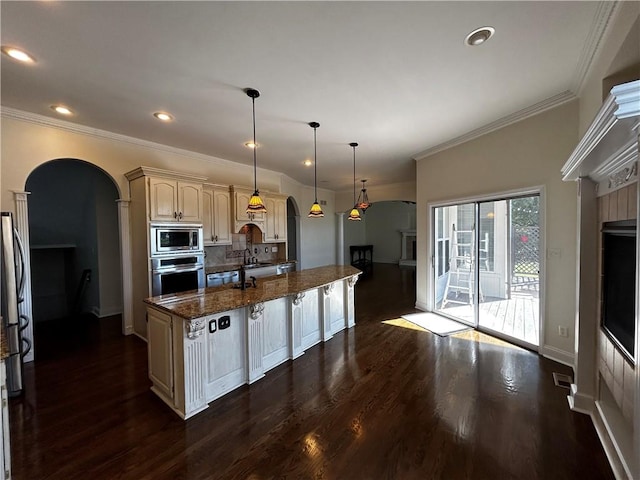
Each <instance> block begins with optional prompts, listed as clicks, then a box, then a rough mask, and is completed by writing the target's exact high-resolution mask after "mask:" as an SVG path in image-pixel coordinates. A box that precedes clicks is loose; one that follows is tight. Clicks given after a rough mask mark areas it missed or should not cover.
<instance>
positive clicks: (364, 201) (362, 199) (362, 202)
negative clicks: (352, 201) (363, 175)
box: [356, 180, 371, 214]
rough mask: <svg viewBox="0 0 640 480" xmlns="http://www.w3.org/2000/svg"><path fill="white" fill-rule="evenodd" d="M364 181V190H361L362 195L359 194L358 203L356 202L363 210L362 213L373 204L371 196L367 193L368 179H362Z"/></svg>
mask: <svg viewBox="0 0 640 480" xmlns="http://www.w3.org/2000/svg"><path fill="white" fill-rule="evenodd" d="M360 181H361V182H362V190H360V195H358V203H356V207H357V208H359V209H360V210H362V213H363V214H364V212H365V211H366V210H367V208H369V207H370V206H371V202H370V201H369V197H368V195H367V189H366V188H365V185H364V184H365V183H366V182H367V181H366V180H360Z"/></svg>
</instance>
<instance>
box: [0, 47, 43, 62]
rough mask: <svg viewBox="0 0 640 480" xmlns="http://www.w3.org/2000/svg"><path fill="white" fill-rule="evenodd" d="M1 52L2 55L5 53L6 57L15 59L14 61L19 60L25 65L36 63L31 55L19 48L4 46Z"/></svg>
mask: <svg viewBox="0 0 640 480" xmlns="http://www.w3.org/2000/svg"><path fill="white" fill-rule="evenodd" d="M0 50H2V53H4V54H5V55H7V56H9V57H11V58H13V59H14V60H18V61H19V62H23V63H34V62H35V60H34V58H33V57H32V56H31V55H29V54H28V53H27V52H25V51H23V50H20V49H19V48H15V47H9V46H7V45H3V46H2V47H1V48H0Z"/></svg>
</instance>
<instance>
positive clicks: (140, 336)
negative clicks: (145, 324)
mask: <svg viewBox="0 0 640 480" xmlns="http://www.w3.org/2000/svg"><path fill="white" fill-rule="evenodd" d="M133 334H134V335H135V336H136V337H138V338H139V339H140V340H142V341H143V342H144V343H147V339H146V338H144V337H143V336H142V335H140V334H139V333H138V332H135V331H134V332H133Z"/></svg>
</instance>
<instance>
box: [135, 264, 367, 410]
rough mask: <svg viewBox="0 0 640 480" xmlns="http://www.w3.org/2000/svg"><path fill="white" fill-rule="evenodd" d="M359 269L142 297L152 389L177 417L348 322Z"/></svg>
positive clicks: (297, 274)
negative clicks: (246, 285) (145, 316)
mask: <svg viewBox="0 0 640 480" xmlns="http://www.w3.org/2000/svg"><path fill="white" fill-rule="evenodd" d="M360 273H361V272H360V270H358V269H356V268H354V267H351V266H343V265H330V266H325V267H318V268H312V269H309V270H302V271H298V272H291V273H287V274H282V275H277V276H272V277H265V278H262V279H259V280H258V282H257V286H256V287H255V288H253V287H251V288H247V289H246V290H241V289H236V288H233V287H232V286H231V285H226V286H222V287H212V288H202V289H199V290H192V291H189V292H182V293H178V294H173V295H163V296H158V297H152V298H148V299H146V300H145V303H146V304H147V322H148V325H147V330H148V332H147V338H148V355H149V356H148V358H149V378H150V379H151V382H152V383H153V385H152V387H151V390H152V391H153V392H154V393H155V394H156V395H158V396H159V397H160V398H161V399H162V400H163V401H164V402H165V403H166V404H167V405H169V407H171V408H172V409H173V410H174V411H175V412H176V413H177V414H178V415H180V416H181V417H182V418H184V419H187V418H189V417H191V416H193V415H195V414H197V413H198V412H201V411H202V410H204V409H206V408H207V406H208V403H209V402H211V401H213V400H215V399H216V398H219V397H221V396H222V395H225V394H226V393H228V392H230V391H232V390H234V389H235V388H238V387H239V386H241V385H243V384H245V383H253V382H255V381H257V380H259V379H261V378H262V377H264V375H265V373H266V372H267V371H268V370H270V369H272V368H274V367H276V366H277V365H280V364H281V363H283V362H285V361H287V360H290V359H291V360H293V359H295V358H297V357H299V356H300V355H302V354H303V353H304V351H305V350H306V349H308V348H310V347H311V346H313V345H315V344H317V343H319V342H321V341H325V342H326V341H327V340H329V339H331V337H332V336H333V335H334V334H335V333H336V332H338V331H340V330H343V329H345V328H350V327H352V326H353V325H354V324H355V309H354V286H355V283H356V281H357V279H358V276H359V275H360Z"/></svg>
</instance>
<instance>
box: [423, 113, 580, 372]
mask: <svg viewBox="0 0 640 480" xmlns="http://www.w3.org/2000/svg"><path fill="white" fill-rule="evenodd" d="M577 140H578V103H577V102H575V101H574V102H571V103H568V104H565V105H562V106H560V107H558V108H555V109H553V110H549V111H547V112H543V113H541V114H539V115H537V116H534V117H531V118H528V119H526V120H523V121H521V122H518V123H516V124H513V125H510V126H507V127H505V128H503V129H501V130H498V131H496V132H492V133H489V134H487V135H484V136H482V137H480V138H477V139H475V140H472V141H469V142H467V143H464V144H462V145H458V146H456V147H453V148H451V149H449V150H446V151H443V152H440V153H437V154H434V155H433V156H430V157H427V158H425V159H423V160H420V161H418V164H417V186H418V197H417V232H418V267H417V292H416V302H417V304H418V305H420V306H425V305H427V303H428V298H427V292H428V279H427V272H430V271H431V265H430V258H429V255H428V254H427V239H428V238H429V236H430V235H431V231H430V227H429V225H428V224H427V223H428V222H427V214H428V209H427V205H428V204H429V203H431V202H442V201H448V200H455V199H463V198H469V197H474V196H483V195H490V194H493V193H497V192H505V191H510V190H515V189H526V188H531V187H536V186H543V187H544V197H545V205H544V207H543V208H544V216H545V223H546V225H545V227H546V230H545V233H546V247H547V249H559V250H560V252H561V256H560V258H557V259H554V261H552V262H547V265H546V284H545V290H544V294H545V302H546V304H545V311H544V319H545V325H544V331H545V337H544V342H543V345H544V346H545V347H547V348H549V349H550V352H547V353H549V354H550V355H551V356H555V357H556V358H560V359H562V360H564V361H567V360H570V358H571V357H572V356H573V353H572V352H573V343H574V340H573V338H572V336H573V325H574V315H575V284H576V266H575V265H576V264H575V261H576V208H577V207H576V186H575V184H573V183H565V182H562V180H561V175H560V168H561V167H562V165H563V164H564V163H565V161H566V159H567V158H568V156H569V154H570V153H571V152H572V150H573V148H574V147H575V144H576V142H577ZM541 254H542V255H544V254H545V252H541ZM559 325H563V326H567V327H568V328H569V332H570V336H569V337H560V336H558V326H559Z"/></svg>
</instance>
